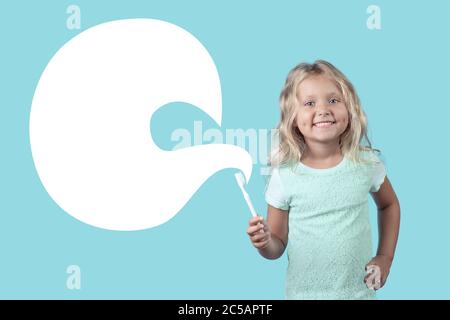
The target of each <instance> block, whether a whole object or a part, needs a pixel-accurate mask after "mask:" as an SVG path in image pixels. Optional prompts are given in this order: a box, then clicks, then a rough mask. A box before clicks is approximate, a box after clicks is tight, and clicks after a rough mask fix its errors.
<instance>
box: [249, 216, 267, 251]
mask: <svg viewBox="0 0 450 320" xmlns="http://www.w3.org/2000/svg"><path fill="white" fill-rule="evenodd" d="M247 234H248V236H249V237H250V240H251V242H252V244H253V246H254V247H255V248H257V249H264V248H265V247H266V246H268V245H269V243H270V240H271V232H270V228H269V225H268V224H267V223H266V222H265V221H264V218H263V217H260V216H258V217H253V218H252V219H250V222H249V227H248V229H247Z"/></svg>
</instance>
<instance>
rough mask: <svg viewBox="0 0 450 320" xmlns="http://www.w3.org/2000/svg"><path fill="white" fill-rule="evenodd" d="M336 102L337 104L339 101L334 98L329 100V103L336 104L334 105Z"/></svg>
mask: <svg viewBox="0 0 450 320" xmlns="http://www.w3.org/2000/svg"><path fill="white" fill-rule="evenodd" d="M338 102H339V100H338V99H335V98H333V99H331V100H330V103H332V104H336V103H338Z"/></svg>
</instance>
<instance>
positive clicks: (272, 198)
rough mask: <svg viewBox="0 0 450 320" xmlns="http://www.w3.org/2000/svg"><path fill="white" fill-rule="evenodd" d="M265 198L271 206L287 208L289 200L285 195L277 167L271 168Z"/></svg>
mask: <svg viewBox="0 0 450 320" xmlns="http://www.w3.org/2000/svg"><path fill="white" fill-rule="evenodd" d="M265 200H266V202H267V203H268V204H270V205H271V206H272V207H275V208H278V209H281V210H289V201H288V199H287V197H286V195H285V192H284V189H283V184H282V182H281V177H280V172H279V169H278V168H273V170H272V174H271V175H270V178H269V181H268V183H267V185H266V191H265Z"/></svg>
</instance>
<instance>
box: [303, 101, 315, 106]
mask: <svg viewBox="0 0 450 320" xmlns="http://www.w3.org/2000/svg"><path fill="white" fill-rule="evenodd" d="M304 105H305V106H307V107H312V106H314V101H307V102H305V104H304Z"/></svg>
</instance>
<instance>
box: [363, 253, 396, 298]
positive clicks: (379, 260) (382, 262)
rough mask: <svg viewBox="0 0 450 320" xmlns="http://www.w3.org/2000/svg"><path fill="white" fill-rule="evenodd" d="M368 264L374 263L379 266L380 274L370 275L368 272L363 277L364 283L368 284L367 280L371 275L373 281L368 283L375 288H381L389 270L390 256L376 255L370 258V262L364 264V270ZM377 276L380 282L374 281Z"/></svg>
mask: <svg viewBox="0 0 450 320" xmlns="http://www.w3.org/2000/svg"><path fill="white" fill-rule="evenodd" d="M370 265H375V266H377V267H378V268H379V272H380V276H379V277H371V274H368V275H366V276H365V278H364V283H365V284H366V285H368V281H369V280H370V279H369V278H370V277H371V278H373V279H372V280H373V282H372V283H370V285H372V286H373V287H374V288H375V290H378V289H381V288H382V287H383V286H384V284H385V283H386V280H387V277H388V275H389V271H390V270H391V265H392V258H390V257H388V256H385V255H377V256H376V257H374V258H373V259H372V260H370V262H369V263H368V264H367V265H366V271H367V268H368V267H369V266H370ZM377 278H378V279H379V280H380V283H375V281H376V280H377Z"/></svg>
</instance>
